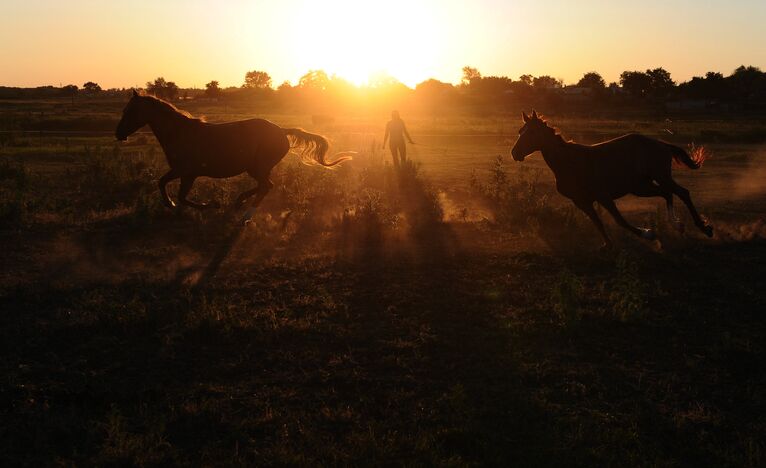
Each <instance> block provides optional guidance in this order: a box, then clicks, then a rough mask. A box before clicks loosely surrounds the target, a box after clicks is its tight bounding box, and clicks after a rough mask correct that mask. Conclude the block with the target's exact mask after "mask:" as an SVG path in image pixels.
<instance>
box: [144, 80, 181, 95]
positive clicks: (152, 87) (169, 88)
mask: <svg viewBox="0 0 766 468" xmlns="http://www.w3.org/2000/svg"><path fill="white" fill-rule="evenodd" d="M146 92H147V93H149V94H151V95H153V96H157V97H158V98H160V99H170V100H172V99H175V98H176V96H178V86H177V85H176V84H175V83H174V82H172V81H166V80H165V78H163V77H159V78H156V79H155V80H154V81H148V82H147V83H146Z"/></svg>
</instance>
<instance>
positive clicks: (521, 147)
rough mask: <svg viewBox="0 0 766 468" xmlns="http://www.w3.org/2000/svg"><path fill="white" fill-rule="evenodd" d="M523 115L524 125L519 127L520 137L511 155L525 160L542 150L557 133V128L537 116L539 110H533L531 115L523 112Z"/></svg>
mask: <svg viewBox="0 0 766 468" xmlns="http://www.w3.org/2000/svg"><path fill="white" fill-rule="evenodd" d="M521 117H522V119H523V121H524V125H523V126H522V127H521V128H520V129H519V138H518V140H516V144H515V145H513V149H511V155H512V156H513V159H515V160H516V161H523V160H524V158H526V157H527V156H529V155H530V154H532V153H534V152H535V151H540V150H542V149H543V146H544V145H545V142H546V141H548V138H550V136H551V135H555V134H556V130H555V129H553V128H552V127H550V126H548V124H547V123H546V122H545V120H543V119H541V118H540V117H538V116H537V111H534V110H533V111H532V115H531V116H529V115H527V114H525V113H523V112H522V113H521Z"/></svg>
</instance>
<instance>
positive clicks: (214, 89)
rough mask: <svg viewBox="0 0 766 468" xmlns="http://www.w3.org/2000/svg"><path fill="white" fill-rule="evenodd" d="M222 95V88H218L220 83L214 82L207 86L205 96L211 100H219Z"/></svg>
mask: <svg viewBox="0 0 766 468" xmlns="http://www.w3.org/2000/svg"><path fill="white" fill-rule="evenodd" d="M220 95H221V88H220V87H219V86H218V82H217V81H215V80H213V81H211V82H210V83H207V84H206V85H205V96H207V97H209V98H218V96H220Z"/></svg>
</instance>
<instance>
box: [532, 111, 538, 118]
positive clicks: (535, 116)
mask: <svg viewBox="0 0 766 468" xmlns="http://www.w3.org/2000/svg"><path fill="white" fill-rule="evenodd" d="M532 118H533V119H534V120H537V111H536V110H534V109H532Z"/></svg>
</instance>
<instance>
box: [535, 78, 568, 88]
mask: <svg viewBox="0 0 766 468" xmlns="http://www.w3.org/2000/svg"><path fill="white" fill-rule="evenodd" d="M562 84H563V83H562V82H561V80H559V79H556V78H553V77H552V76H548V75H543V76H538V77H536V78H534V79H532V86H534V87H535V88H537V89H555V88H560V87H561V86H562Z"/></svg>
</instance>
